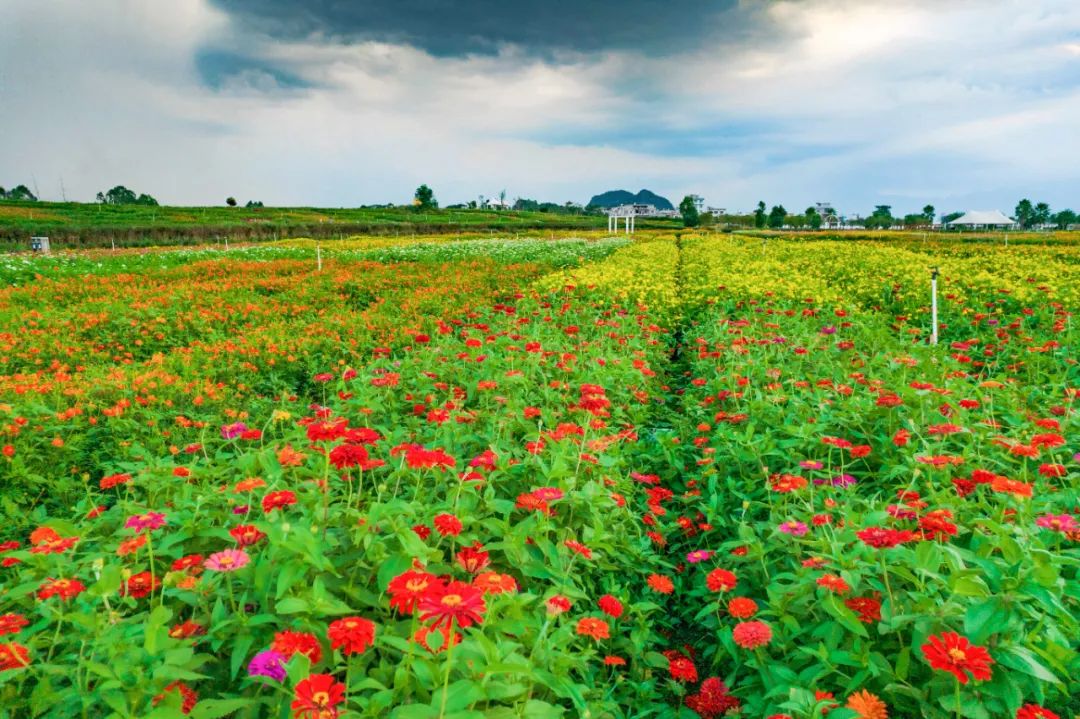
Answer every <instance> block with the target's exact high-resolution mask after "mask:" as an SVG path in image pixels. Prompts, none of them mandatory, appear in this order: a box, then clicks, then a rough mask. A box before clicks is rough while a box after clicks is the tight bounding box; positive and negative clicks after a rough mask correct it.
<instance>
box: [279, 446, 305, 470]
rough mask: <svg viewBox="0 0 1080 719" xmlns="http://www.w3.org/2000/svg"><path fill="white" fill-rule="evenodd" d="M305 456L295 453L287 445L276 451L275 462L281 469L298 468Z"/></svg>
mask: <svg viewBox="0 0 1080 719" xmlns="http://www.w3.org/2000/svg"><path fill="white" fill-rule="evenodd" d="M305 456H307V455H305V454H303V453H302V452H297V451H296V450H295V449H293V448H292V445H288V444H287V445H285V446H284V447H282V448H281V449H279V450H278V453H277V461H278V464H280V465H281V466H282V467H299V466H300V465H302V464H303V463H304V457H305Z"/></svg>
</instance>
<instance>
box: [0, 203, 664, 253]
mask: <svg viewBox="0 0 1080 719" xmlns="http://www.w3.org/2000/svg"><path fill="white" fill-rule="evenodd" d="M606 222H607V219H606V218H605V217H604V216H603V215H569V214H554V213H547V212H515V211H495V210H423V211H419V210H414V209H413V208H410V207H389V208H388V207H364V208H314V207H266V208H257V209H247V208H242V207H147V206H144V205H121V206H114V205H101V204H90V203H78V202H0V247H2V248H3V249H26V245H27V244H28V242H29V238H30V237H31V236H32V235H45V236H48V237H50V238H51V239H52V243H53V246H54V247H61V248H64V247H67V248H75V247H95V246H97V247H100V246H109V245H110V244H111V243H112V242H113V241H115V242H116V243H117V245H123V246H146V245H170V244H190V243H192V242H205V241H207V240H213V239H216V238H219V237H224V236H228V237H230V238H236V239H242V240H267V239H279V238H281V237H292V236H323V237H327V236H338V235H344V234H355V233H360V232H367V233H380V232H382V233H393V232H395V231H396V232H412V233H423V232H453V231H456V230H458V229H471V230H487V229H491V230H527V229H544V228H553V229H554V228H558V229H602V228H604V227H606ZM679 224H680V223H679V222H678V221H676V220H652V221H649V222H647V223H646V222H643V223H640V225H641V226H642V227H643V228H644V227H652V228H657V229H660V228H674V227H677V226H679Z"/></svg>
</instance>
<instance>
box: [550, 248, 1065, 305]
mask: <svg viewBox="0 0 1080 719" xmlns="http://www.w3.org/2000/svg"><path fill="white" fill-rule="evenodd" d="M1078 265H1080V250H1078V249H1077V248H1076V247H1073V246H1067V245H1060V244H1057V245H1055V244H1051V245H1049V246H1047V245H1034V244H1027V245H1021V246H1009V247H1004V246H999V245H990V244H985V243H984V244H982V245H981V246H980V247H979V248H973V247H971V246H968V245H966V244H949V243H946V242H942V241H937V242H930V243H919V242H915V241H908V242H904V243H898V242H887V243H886V242H865V241H864V242H852V241H806V240H802V241H799V240H794V241H791V240H780V239H774V238H768V237H748V236H739V235H721V236H718V235H712V236H689V237H683V238H682V240H681V241H679V242H677V241H676V240H675V238H674V237H670V236H668V237H662V236H652V237H648V238H645V239H643V240H640V241H638V242H636V243H635V244H633V245H630V246H628V247H625V248H623V249H621V250H619V251H617V252H615V253H614V254H612V255H611V256H609V257H608V258H606V259H605V260H604V261H602V262H599V263H596V264H587V265H585V266H582V267H580V268H577V269H575V270H573V271H572V272H569V273H566V274H559V275H556V276H549V277H547V278H545V279H544V280H543V284H544V285H545V286H549V287H554V286H558V285H561V284H568V283H569V284H576V285H579V286H595V287H597V288H599V289H601V290H603V291H606V292H609V293H610V294H612V295H613V296H616V297H619V298H621V299H624V300H631V301H637V302H643V303H645V304H647V305H650V306H652V307H654V308H657V309H666V310H672V309H674V310H676V311H679V310H681V309H683V308H686V307H692V306H697V305H700V304H701V303H702V302H704V301H707V300H710V299H713V298H719V297H733V298H736V299H766V298H776V299H781V300H796V301H798V300H810V299H812V300H813V301H815V302H825V303H831V304H837V305H853V306H859V307H866V308H870V307H893V308H897V307H898V306H900V305H901V304H902V305H903V306H906V307H908V308H918V307H921V306H923V305H924V304H928V302H929V297H928V292H929V282H930V270H931V268H933V267H937V268H938V269H939V271H940V276H939V281H938V283H939V284H938V287H939V292H940V293H941V294H942V296H943V297H944V296H946V295H947V296H950V297H951V298H954V299H958V300H961V301H966V300H969V299H974V298H978V299H980V300H981V299H984V298H985V299H986V300H987V301H990V300H993V299H997V298H1001V297H1006V296H1007V297H1011V298H1013V299H1015V300H1017V301H1019V302H1022V303H1028V302H1034V301H1036V300H1040V299H1041V300H1046V299H1050V300H1053V301H1057V302H1061V303H1062V304H1063V305H1065V306H1066V307H1076V306H1077V305H1078V304H1080V272H1078Z"/></svg>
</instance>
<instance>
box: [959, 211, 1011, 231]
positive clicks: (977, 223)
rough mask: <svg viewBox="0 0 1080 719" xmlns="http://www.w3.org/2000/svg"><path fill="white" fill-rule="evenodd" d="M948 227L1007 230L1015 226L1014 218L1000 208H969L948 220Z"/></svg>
mask: <svg viewBox="0 0 1080 719" xmlns="http://www.w3.org/2000/svg"><path fill="white" fill-rule="evenodd" d="M947 226H948V227H967V228H969V229H972V230H986V229H995V230H1007V229H1011V228H1014V227H1016V220H1014V219H1012V218H1011V217H1006V216H1005V214H1004V213H1002V212H1001V210H971V211H969V212H965V213H964V214H962V215H960V216H959V217H957V218H956V219H955V220H953V221H952V222H949V223H948V225H947Z"/></svg>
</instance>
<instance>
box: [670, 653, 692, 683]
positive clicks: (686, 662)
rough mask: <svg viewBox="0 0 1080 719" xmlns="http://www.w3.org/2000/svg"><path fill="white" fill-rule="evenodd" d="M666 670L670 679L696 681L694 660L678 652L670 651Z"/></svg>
mask: <svg viewBox="0 0 1080 719" xmlns="http://www.w3.org/2000/svg"><path fill="white" fill-rule="evenodd" d="M668 672H670V673H671V678H672V679H674V680H676V681H680V682H696V681H697V677H698V675H697V667H695V666H694V662H692V661H691V660H690V659H689V658H687V657H685V656H683V655H682V654H679V653H678V652H672V653H671V656H669V657H668Z"/></svg>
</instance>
